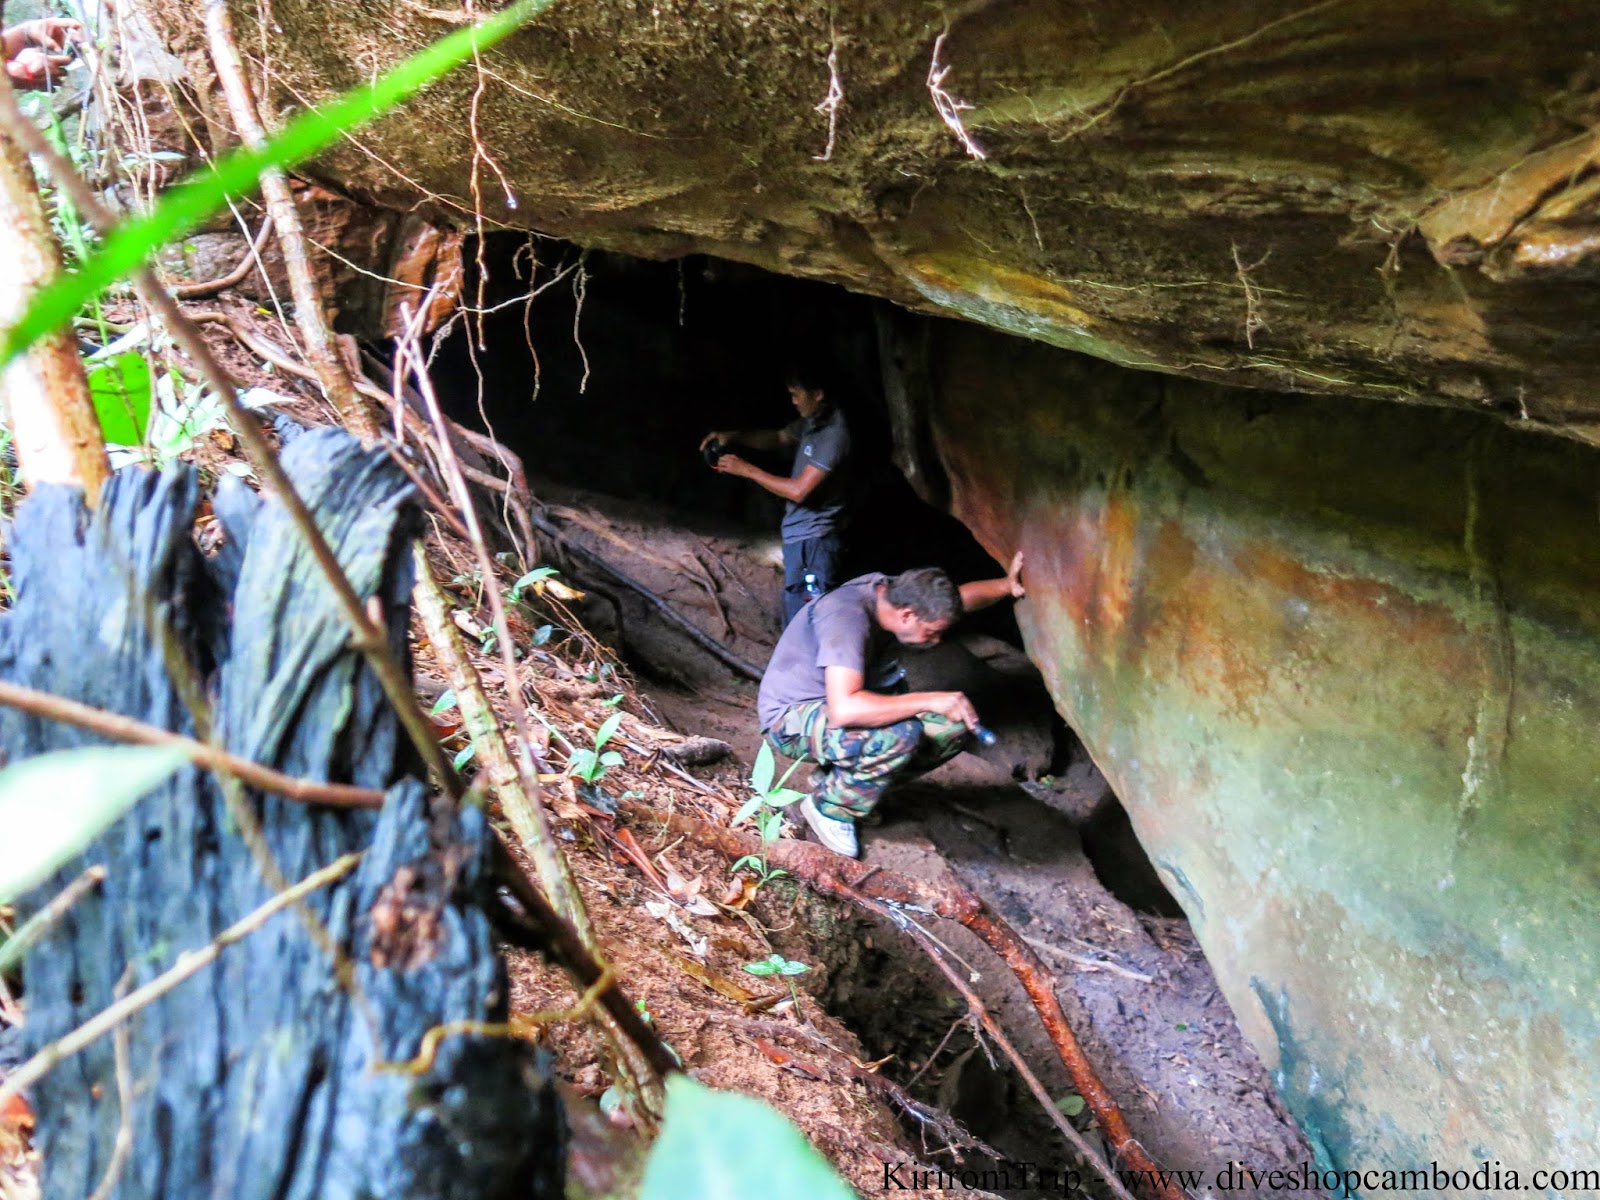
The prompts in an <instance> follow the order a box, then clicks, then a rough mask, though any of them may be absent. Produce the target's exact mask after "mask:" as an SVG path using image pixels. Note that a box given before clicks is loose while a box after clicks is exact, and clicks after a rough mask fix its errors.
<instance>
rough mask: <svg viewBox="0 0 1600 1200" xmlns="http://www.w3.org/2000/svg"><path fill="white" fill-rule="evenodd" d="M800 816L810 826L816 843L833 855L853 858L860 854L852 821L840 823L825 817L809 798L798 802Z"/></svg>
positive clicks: (834, 818) (854, 825)
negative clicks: (815, 836) (830, 851)
mask: <svg viewBox="0 0 1600 1200" xmlns="http://www.w3.org/2000/svg"><path fill="white" fill-rule="evenodd" d="M800 815H801V816H802V817H804V818H805V819H806V824H807V825H809V826H811V832H812V833H814V834H816V835H817V841H819V842H821V843H822V844H823V845H824V846H826V847H827V848H828V849H829V850H832V851H833V852H834V853H835V854H842V855H844V856H845V857H846V858H855V857H856V856H857V855H859V854H860V853H861V847H860V846H859V845H857V843H856V823H855V822H854V821H841V820H839V818H837V817H830V816H827V815H825V814H824V813H823V812H822V811H821V810H820V809H818V808H817V806H816V804H815V803H814V802H813V801H812V799H811V797H810V796H807V797H806V798H805V799H804V800H802V801H800Z"/></svg>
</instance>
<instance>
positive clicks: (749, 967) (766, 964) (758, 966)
mask: <svg viewBox="0 0 1600 1200" xmlns="http://www.w3.org/2000/svg"><path fill="white" fill-rule="evenodd" d="M744 969H745V970H746V971H748V972H750V974H752V975H804V974H805V973H806V972H807V971H809V970H811V968H810V967H809V966H807V965H806V964H805V963H803V962H796V961H795V960H794V959H792V958H785V957H784V956H783V955H781V954H769V955H767V956H766V957H765V958H758V959H757V960H756V961H755V962H747V963H745V964H744Z"/></svg>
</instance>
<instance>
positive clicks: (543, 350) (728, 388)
mask: <svg viewBox="0 0 1600 1200" xmlns="http://www.w3.org/2000/svg"><path fill="white" fill-rule="evenodd" d="M529 246H530V243H529V242H528V241H527V240H526V239H525V238H523V237H521V236H520V235H498V234H496V235H490V236H489V237H488V238H487V239H486V240H485V242H484V245H483V248H482V259H483V266H484V277H483V281H482V286H481V296H480V285H479V273H478V270H477V266H476V260H477V258H478V248H477V246H476V244H475V243H474V242H472V241H471V240H469V241H468V244H467V246H466V249H465V258H466V260H467V262H468V278H467V281H466V285H465V288H464V291H463V294H464V296H465V297H467V298H468V300H469V302H470V303H472V304H473V306H474V307H476V308H478V309H480V310H482V311H484V313H485V315H483V316H482V319H481V333H480V321H479V320H478V318H476V317H467V318H464V319H461V320H458V321H457V322H456V323H455V324H454V325H453V327H452V328H451V329H450V330H449V332H448V334H447V335H446V336H444V337H443V338H441V339H440V340H439V342H438V351H437V356H436V358H435V361H434V366H433V375H434V379H435V381H436V385H437V387H438V389H439V393H440V399H441V402H442V404H443V405H444V407H445V409H446V411H447V412H448V413H449V414H450V415H451V416H452V417H453V418H454V419H456V420H458V421H461V422H462V423H464V424H467V425H469V426H471V427H474V428H480V429H481V428H484V427H485V426H486V425H487V426H488V427H490V428H492V429H493V431H494V434H495V436H496V437H498V438H500V439H501V440H503V441H505V442H506V443H507V444H508V445H509V446H510V447H511V448H512V449H514V450H516V451H517V452H518V453H519V454H521V455H522V457H523V461H524V462H525V463H526V464H527V468H528V473H529V475H530V477H532V479H533V480H534V481H535V489H536V490H537V481H538V480H540V479H544V480H547V481H550V482H554V483H556V484H560V485H565V486H568V487H575V488H582V489H586V490H590V491H595V492H599V493H602V494H605V495H610V496H615V497H619V498H622V499H626V500H633V501H644V502H647V503H651V504H659V505H660V506H662V508H663V510H664V511H665V512H667V513H671V512H679V513H683V514H686V515H693V516H697V517H703V518H710V519H713V520H715V521H716V522H718V523H723V524H726V525H729V526H734V527H737V528H739V529H741V530H743V531H745V532H747V533H749V534H752V535H755V536H771V537H772V538H773V539H774V541H776V538H777V529H778V522H779V520H780V518H781V516H782V511H783V502H782V501H781V500H779V499H778V498H776V497H774V496H771V495H769V494H767V493H766V492H764V491H762V490H761V489H760V488H759V487H757V486H755V485H754V484H751V483H750V482H748V481H747V480H743V479H738V478H734V477H731V476H727V475H719V474H718V473H716V472H715V471H712V470H711V469H710V468H709V467H708V466H707V465H706V463H705V461H704V459H703V458H702V457H701V455H700V453H699V449H698V447H699V444H700V440H701V438H702V437H704V435H705V434H706V433H708V432H710V431H711V430H715V429H773V428H778V427H780V426H782V425H785V424H787V423H788V422H790V421H791V420H793V419H794V417H795V411H794V408H793V406H792V404H791V403H790V401H789V397H788V394H787V392H786V390H785V387H784V380H785V377H786V375H787V373H788V372H789V371H790V370H791V369H794V368H796V367H800V368H804V369H808V370H811V371H814V372H820V373H821V375H822V377H823V379H824V380H826V388H827V390H828V392H829V394H830V396H831V397H832V398H833V400H834V402H835V403H836V404H838V405H839V407H840V409H841V410H842V411H843V412H844V414H845V418H846V420H847V421H848V422H849V425H850V429H851V437H852V474H853V480H854V486H855V487H856V488H857V498H856V502H855V505H854V508H855V513H856V516H855V520H854V524H853V527H852V529H851V533H850V537H849V546H850V549H849V558H848V561H847V563H846V570H845V574H846V576H847V577H849V576H853V575H856V574H861V573H864V572H867V571H885V572H890V573H892V572H895V571H900V570H904V569H906V568H909V567H914V566H923V565H930V564H931V565H937V566H941V567H944V568H945V569H946V570H947V571H949V572H950V573H951V575H952V576H953V577H954V578H956V579H957V580H958V581H960V580H967V579H975V578H984V577H987V576H989V575H992V574H994V573H995V570H996V565H995V563H994V560H993V559H991V558H990V557H989V556H988V555H987V554H986V553H985V552H984V551H983V549H982V548H981V547H980V546H979V545H978V543H977V542H976V541H975V540H974V539H973V537H972V536H971V534H970V533H968V531H967V530H966V528H965V527H964V526H963V525H961V523H960V522H959V521H957V520H955V518H953V517H951V516H949V515H948V514H946V513H943V512H940V511H939V510H937V509H935V508H933V507H931V506H929V505H927V504H925V503H923V502H922V501H921V500H920V499H919V498H918V497H917V496H916V494H915V493H914V492H913V491H912V489H911V488H910V486H909V485H908V484H907V483H906V481H905V479H904V478H903V476H901V474H900V472H899V471H898V470H897V469H896V468H895V467H894V466H893V465H892V463H891V461H890V433H889V418H888V415H887V411H886V408H885V405H884V402H883V386H882V381H881V371H880V365H879V354H878V343H877V333H876V327H875V323H874V319H873V306H874V305H876V304H880V303H882V302H881V301H877V300H873V299H870V298H867V297H863V296H858V295H854V294H852V293H850V292H847V291H845V290H844V289H843V288H839V287H834V286H831V285H827V284H820V283H814V282H809V281H804V280H796V279H790V278H786V277H783V276H779V275H774V274H771V273H769V272H766V271H763V270H760V269H758V268H755V267H749V266H744V265H742V264H739V263H733V262H727V261H724V260H721V259H714V258H707V257H703V256H695V257H690V258H685V259H679V260H676V261H670V262H652V261H647V260H643V259H637V258H631V257H628V256H625V255H621V254H613V253H608V252H604V251H598V250H582V249H580V248H579V247H576V246H573V245H570V244H567V243H563V242H555V241H550V240H544V239H540V240H538V241H537V242H535V243H533V254H530V250H529ZM534 255H536V256H537V267H536V268H534V267H533V263H534ZM534 289H539V290H538V291H537V295H536V296H535V297H534V298H533V299H532V300H523V299H521V297H525V296H527V295H528V294H529V293H530V291H532V290H534ZM480 380H481V408H480ZM746 456H747V457H749V458H751V459H752V460H753V461H756V462H758V463H759V465H762V466H764V467H766V468H768V469H769V470H773V471H775V472H777V473H780V474H784V475H787V474H788V471H789V465H790V464H789V461H788V459H787V456H786V455H784V456H776V455H774V456H765V457H763V456H761V455H759V454H756V453H754V452H747V454H746ZM985 617H986V619H984V618H979V619H977V620H975V621H974V624H975V625H978V624H979V622H980V621H981V627H982V628H983V631H984V632H988V633H992V634H995V635H997V636H1001V637H1005V638H1007V639H1008V640H1010V641H1013V642H1016V641H1017V635H1016V631H1015V625H1014V623H1013V622H1011V621H1010V620H1009V617H1004V616H1002V617H1001V618H1000V619H996V618H995V617H994V616H990V615H987V614H985Z"/></svg>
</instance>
